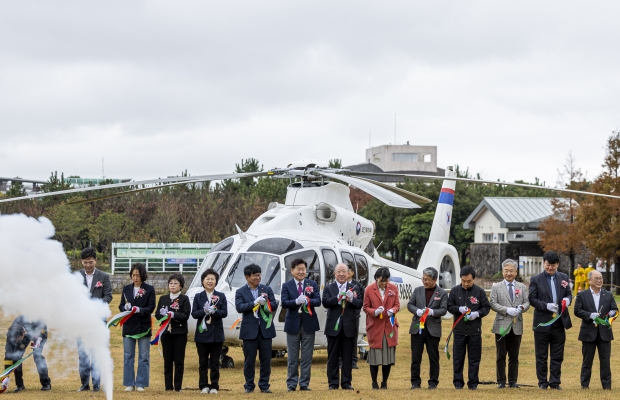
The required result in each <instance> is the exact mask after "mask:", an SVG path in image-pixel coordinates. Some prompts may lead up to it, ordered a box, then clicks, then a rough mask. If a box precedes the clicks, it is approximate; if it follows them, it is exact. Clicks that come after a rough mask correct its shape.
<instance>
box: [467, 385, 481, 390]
mask: <svg viewBox="0 0 620 400" xmlns="http://www.w3.org/2000/svg"><path fill="white" fill-rule="evenodd" d="M467 389H469V390H478V386H471V387H468V388H467Z"/></svg>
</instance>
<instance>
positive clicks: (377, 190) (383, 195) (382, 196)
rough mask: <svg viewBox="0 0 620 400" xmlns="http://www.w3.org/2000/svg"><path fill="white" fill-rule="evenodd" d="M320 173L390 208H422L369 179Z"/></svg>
mask: <svg viewBox="0 0 620 400" xmlns="http://www.w3.org/2000/svg"><path fill="white" fill-rule="evenodd" d="M318 173H319V174H320V175H322V176H324V177H326V178H330V179H336V180H339V181H342V182H346V183H348V184H350V185H353V186H355V187H356V188H358V189H360V190H362V191H364V192H366V193H368V194H369V195H371V196H373V197H374V198H376V199H377V200H381V201H382V202H384V203H385V204H387V205H388V206H392V207H398V208H420V206H419V205H417V204H415V203H412V202H411V201H410V200H408V199H406V198H404V197H403V196H401V195H400V194H396V193H393V192H392V191H390V190H387V189H384V188H383V187H381V186H378V185H375V184H374V183H370V182H368V179H364V180H363V179H358V178H354V177H352V176H345V175H339V174H331V173H328V172H321V171H318Z"/></svg>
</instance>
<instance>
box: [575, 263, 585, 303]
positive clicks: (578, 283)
mask: <svg viewBox="0 0 620 400" xmlns="http://www.w3.org/2000/svg"><path fill="white" fill-rule="evenodd" d="M573 275H575V284H574V285H573V291H574V293H573V296H577V293H579V290H580V289H581V290H585V289H586V287H585V286H586V284H587V283H588V278H587V275H586V269H585V268H583V265H581V263H577V268H575V271H574V272H573Z"/></svg>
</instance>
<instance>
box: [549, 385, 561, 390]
mask: <svg viewBox="0 0 620 400" xmlns="http://www.w3.org/2000/svg"><path fill="white" fill-rule="evenodd" d="M551 389H555V390H562V387H561V386H560V385H558V386H551Z"/></svg>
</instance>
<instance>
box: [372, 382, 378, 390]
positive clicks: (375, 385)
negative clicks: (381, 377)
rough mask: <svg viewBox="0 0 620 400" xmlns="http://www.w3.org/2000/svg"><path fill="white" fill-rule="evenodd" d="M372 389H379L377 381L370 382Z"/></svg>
mask: <svg viewBox="0 0 620 400" xmlns="http://www.w3.org/2000/svg"><path fill="white" fill-rule="evenodd" d="M372 389H373V390H379V384H378V383H377V382H373V383H372Z"/></svg>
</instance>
